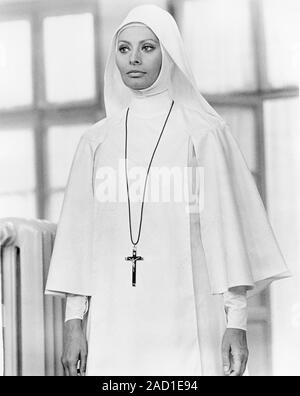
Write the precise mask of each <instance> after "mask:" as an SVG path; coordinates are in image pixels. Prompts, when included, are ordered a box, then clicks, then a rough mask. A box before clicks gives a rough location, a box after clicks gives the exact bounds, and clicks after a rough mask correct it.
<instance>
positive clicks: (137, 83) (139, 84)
mask: <svg viewBox="0 0 300 396" xmlns="http://www.w3.org/2000/svg"><path fill="white" fill-rule="evenodd" d="M123 82H124V84H125V85H126V86H127V87H128V88H131V89H135V90H140V89H146V88H148V87H150V85H151V84H148V83H147V82H146V81H142V79H139V78H137V79H132V78H131V79H130V80H128V79H126V80H124V81H123Z"/></svg>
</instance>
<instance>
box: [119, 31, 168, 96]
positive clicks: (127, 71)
mask: <svg viewBox="0 0 300 396" xmlns="http://www.w3.org/2000/svg"><path fill="white" fill-rule="evenodd" d="M116 64H117V67H118V69H119V71H120V73H121V77H122V80H123V82H124V84H125V85H126V86H127V87H129V88H131V89H136V90H139V89H145V88H148V87H150V86H151V85H152V84H153V83H154V82H155V81H156V79H157V77H158V75H159V72H160V69H161V64H162V54H161V48H160V44H159V40H158V38H157V37H156V36H155V34H154V33H153V32H152V30H150V29H149V28H148V27H147V26H129V27H128V28H126V29H124V30H123V31H122V32H121V33H120V34H119V37H118V42H117V52H116Z"/></svg>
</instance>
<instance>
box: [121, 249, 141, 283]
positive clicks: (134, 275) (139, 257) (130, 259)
mask: <svg viewBox="0 0 300 396" xmlns="http://www.w3.org/2000/svg"><path fill="white" fill-rule="evenodd" d="M125 260H127V261H131V263H132V286H135V285H136V262H137V261H139V260H144V259H143V257H141V256H137V255H136V247H135V246H133V249H132V256H129V257H125Z"/></svg>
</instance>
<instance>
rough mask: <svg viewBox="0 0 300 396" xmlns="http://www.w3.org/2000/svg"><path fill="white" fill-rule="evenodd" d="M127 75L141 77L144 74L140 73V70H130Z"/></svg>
mask: <svg viewBox="0 0 300 396" xmlns="http://www.w3.org/2000/svg"><path fill="white" fill-rule="evenodd" d="M127 74H128V75H129V76H142V75H144V74H146V73H145V72H143V71H140V70H130V71H129V72H128V73H127Z"/></svg>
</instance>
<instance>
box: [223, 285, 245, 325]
mask: <svg viewBox="0 0 300 396" xmlns="http://www.w3.org/2000/svg"><path fill="white" fill-rule="evenodd" d="M223 297H224V309H225V313H226V321H227V328H231V329H241V330H247V320H248V306H247V291H246V290H241V288H239V289H238V290H233V289H231V290H230V291H227V292H226V293H224V295H223Z"/></svg>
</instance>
